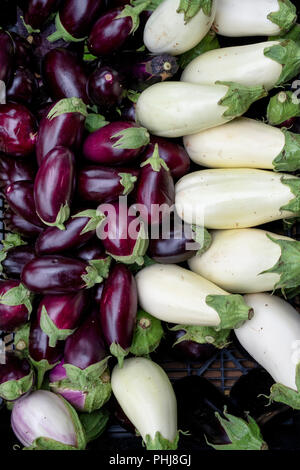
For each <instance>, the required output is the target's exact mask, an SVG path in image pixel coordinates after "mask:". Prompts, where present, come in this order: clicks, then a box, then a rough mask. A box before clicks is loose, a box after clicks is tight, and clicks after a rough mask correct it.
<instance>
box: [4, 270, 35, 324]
mask: <svg viewBox="0 0 300 470" xmlns="http://www.w3.org/2000/svg"><path fill="white" fill-rule="evenodd" d="M19 285H20V281H16V280H11V279H8V280H5V281H3V280H0V295H3V294H5V293H6V292H8V291H9V290H10V289H13V288H14V287H18V286H19ZM28 316H29V315H28V309H27V308H26V307H25V305H16V306H10V305H4V304H0V330H2V331H4V332H6V333H11V332H12V331H13V330H14V329H15V328H17V327H18V326H21V325H24V323H26V322H27V321H28Z"/></svg>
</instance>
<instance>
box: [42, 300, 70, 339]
mask: <svg viewBox="0 0 300 470" xmlns="http://www.w3.org/2000/svg"><path fill="white" fill-rule="evenodd" d="M40 327H41V329H42V330H43V332H44V333H45V334H46V335H47V336H48V338H49V346H50V347H51V348H55V346H56V344H57V341H65V340H66V339H67V338H68V336H70V335H71V334H73V333H74V331H75V329H73V330H69V329H65V330H60V329H59V328H57V326H56V325H55V324H54V323H53V321H52V320H51V318H50V317H49V315H48V312H47V309H46V307H45V306H44V305H43V307H42V311H41V319H40Z"/></svg>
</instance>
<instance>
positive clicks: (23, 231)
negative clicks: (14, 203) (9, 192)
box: [4, 210, 43, 238]
mask: <svg viewBox="0 0 300 470" xmlns="http://www.w3.org/2000/svg"><path fill="white" fill-rule="evenodd" d="M4 224H5V227H6V229H7V230H10V231H11V232H13V233H19V234H20V235H22V236H23V237H25V238H36V237H37V236H38V235H39V234H40V233H41V232H42V231H43V227H41V226H38V225H34V224H32V223H31V222H28V220H26V219H24V218H23V217H21V216H20V215H18V214H15V213H14V212H13V211H12V210H6V211H5V212H4Z"/></svg>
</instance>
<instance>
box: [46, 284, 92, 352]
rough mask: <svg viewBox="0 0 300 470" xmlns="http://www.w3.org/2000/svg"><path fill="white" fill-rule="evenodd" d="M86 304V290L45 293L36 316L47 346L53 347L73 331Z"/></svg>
mask: <svg viewBox="0 0 300 470" xmlns="http://www.w3.org/2000/svg"><path fill="white" fill-rule="evenodd" d="M87 305H88V296H87V291H84V290H80V291H78V292H76V293H74V294H61V295H45V296H44V297H43V298H42V300H41V302H40V304H39V307H38V311H37V318H38V321H39V325H40V327H41V329H42V330H43V332H44V333H46V335H47V336H48V337H49V346H50V347H51V348H54V347H55V346H56V344H57V342H58V341H64V340H66V338H68V336H70V335H71V334H73V333H74V331H75V330H76V328H77V327H78V325H79V323H80V321H81V319H82V316H83V314H84V312H85V310H86V308H87Z"/></svg>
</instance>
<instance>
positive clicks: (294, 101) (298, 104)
mask: <svg viewBox="0 0 300 470" xmlns="http://www.w3.org/2000/svg"><path fill="white" fill-rule="evenodd" d="M298 116H300V101H299V98H297V96H296V95H295V94H294V93H293V92H291V91H281V92H280V93H277V95H275V96H273V97H272V98H271V99H270V101H269V104H268V108H267V119H268V122H269V124H271V125H272V126H278V125H279V124H282V123H283V122H285V121H288V120H289V119H291V118H293V117H298Z"/></svg>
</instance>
